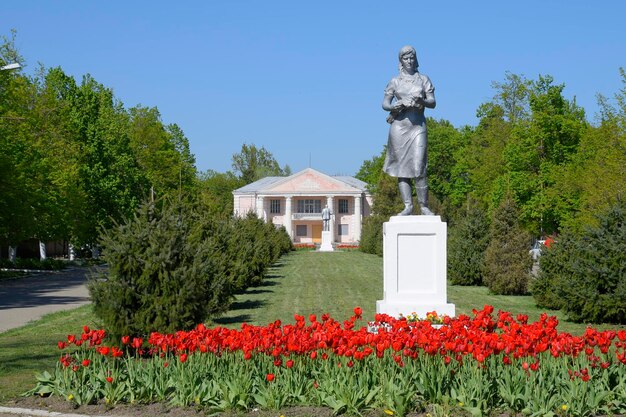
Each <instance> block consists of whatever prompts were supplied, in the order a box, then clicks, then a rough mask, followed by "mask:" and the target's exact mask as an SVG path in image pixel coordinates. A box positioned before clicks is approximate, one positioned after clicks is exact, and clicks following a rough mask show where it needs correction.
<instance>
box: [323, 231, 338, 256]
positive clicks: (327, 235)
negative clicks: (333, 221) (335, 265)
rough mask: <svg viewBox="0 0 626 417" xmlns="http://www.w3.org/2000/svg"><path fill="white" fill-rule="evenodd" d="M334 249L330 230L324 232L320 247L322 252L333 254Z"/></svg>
mask: <svg viewBox="0 0 626 417" xmlns="http://www.w3.org/2000/svg"><path fill="white" fill-rule="evenodd" d="M334 250H335V249H333V238H332V233H331V231H330V230H325V231H323V232H322V244H321V246H320V252H332V251H334Z"/></svg>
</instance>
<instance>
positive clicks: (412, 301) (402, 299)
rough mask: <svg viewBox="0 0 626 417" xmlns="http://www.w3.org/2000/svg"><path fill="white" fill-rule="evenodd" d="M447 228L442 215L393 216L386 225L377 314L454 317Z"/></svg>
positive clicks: (384, 227) (384, 225) (384, 226)
mask: <svg viewBox="0 0 626 417" xmlns="http://www.w3.org/2000/svg"><path fill="white" fill-rule="evenodd" d="M446 251H447V225H446V223H444V222H442V221H441V218H440V217H439V216H393V217H391V218H390V219H389V221H388V222H387V223H384V224H383V266H384V293H383V298H384V299H383V300H378V301H377V302H376V312H377V313H384V314H388V315H390V316H394V317H399V316H400V315H401V314H402V315H404V316H408V315H410V314H413V313H416V314H417V315H418V316H419V317H421V318H426V313H428V312H431V311H436V312H437V314H438V315H440V316H442V315H447V316H454V315H455V307H454V304H448V302H447V287H446V277H447V271H446V268H447V252H446Z"/></svg>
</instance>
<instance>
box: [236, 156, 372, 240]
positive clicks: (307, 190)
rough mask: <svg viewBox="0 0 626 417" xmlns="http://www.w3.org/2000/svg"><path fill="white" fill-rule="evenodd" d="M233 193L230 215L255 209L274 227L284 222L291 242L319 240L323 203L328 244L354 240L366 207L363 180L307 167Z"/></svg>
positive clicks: (368, 207) (366, 213) (369, 199)
mask: <svg viewBox="0 0 626 417" xmlns="http://www.w3.org/2000/svg"><path fill="white" fill-rule="evenodd" d="M233 197H234V211H235V215H238V216H245V215H246V214H247V213H248V212H251V211H252V212H255V213H256V214H257V216H258V217H259V218H261V219H263V220H264V221H266V222H271V223H273V224H274V225H275V226H276V227H280V226H284V227H285V229H286V230H287V233H288V234H289V236H291V240H292V241H293V242H294V243H320V242H321V236H322V228H323V222H322V209H324V207H325V206H328V208H329V209H330V211H331V213H332V216H331V219H330V221H329V230H330V231H331V232H332V236H333V242H336V243H349V244H356V243H358V242H359V241H360V240H361V227H362V224H363V218H364V217H365V216H369V215H370V213H371V207H372V197H371V195H370V194H369V193H368V191H367V189H366V183H365V182H363V181H361V180H358V179H356V178H354V177H348V176H329V175H326V174H324V173H322V172H319V171H316V170H314V169H312V168H307V169H304V170H302V171H300V172H297V173H295V174H293V175H290V176H288V177H266V178H263V179H260V180H258V181H256V182H253V183H251V184H248V185H246V186H244V187H242V188H239V189H237V190H235V191H233Z"/></svg>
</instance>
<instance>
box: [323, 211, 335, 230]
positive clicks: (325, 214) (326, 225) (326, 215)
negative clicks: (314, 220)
mask: <svg viewBox="0 0 626 417" xmlns="http://www.w3.org/2000/svg"><path fill="white" fill-rule="evenodd" d="M332 214H333V213H331V212H330V209H329V208H328V206H324V208H323V209H322V220H323V221H324V229H323V230H324V231H325V232H328V231H329V230H330V216H331V215H332Z"/></svg>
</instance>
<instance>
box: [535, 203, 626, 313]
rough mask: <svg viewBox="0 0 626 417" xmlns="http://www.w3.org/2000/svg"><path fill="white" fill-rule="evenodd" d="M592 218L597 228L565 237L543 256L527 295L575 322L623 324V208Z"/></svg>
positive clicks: (625, 246)
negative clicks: (560, 311) (531, 295)
mask: <svg viewBox="0 0 626 417" xmlns="http://www.w3.org/2000/svg"><path fill="white" fill-rule="evenodd" d="M596 218H597V219H598V226H588V227H587V228H586V229H585V230H584V232H582V233H579V234H576V233H573V232H572V233H570V232H567V231H566V232H564V233H563V234H562V235H561V237H559V239H558V242H556V243H554V244H552V245H551V247H550V249H548V250H545V251H544V254H543V255H542V256H541V258H540V267H541V270H540V273H539V277H538V278H537V280H536V281H535V282H534V283H533V286H532V293H533V296H534V298H535V301H536V302H537V304H538V305H539V306H540V307H544V308H562V309H563V310H564V311H565V312H566V313H567V314H568V316H569V318H570V319H572V320H574V321H578V322H582V321H585V322H590V323H620V324H626V301H625V300H626V225H625V223H624V221H625V220H626V203H625V202H624V201H623V199H620V200H619V201H618V202H617V203H615V204H614V205H613V206H612V207H611V208H610V209H609V210H608V211H607V212H605V213H604V214H602V215H600V216H597V217H596Z"/></svg>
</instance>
